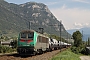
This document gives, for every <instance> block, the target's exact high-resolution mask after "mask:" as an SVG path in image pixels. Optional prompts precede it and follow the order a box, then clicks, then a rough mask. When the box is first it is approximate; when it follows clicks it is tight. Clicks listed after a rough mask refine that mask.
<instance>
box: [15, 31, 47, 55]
mask: <svg viewBox="0 0 90 60" xmlns="http://www.w3.org/2000/svg"><path fill="white" fill-rule="evenodd" d="M48 49H49V38H48V37H47V36H45V35H43V34H40V33H38V32H36V31H34V30H25V31H21V32H20V34H19V37H18V48H17V52H18V53H19V54H31V53H33V54H36V53H42V52H43V51H47V50H48Z"/></svg>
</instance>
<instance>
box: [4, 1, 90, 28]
mask: <svg viewBox="0 0 90 60" xmlns="http://www.w3.org/2000/svg"><path fill="white" fill-rule="evenodd" d="M5 1H7V2H9V3H15V4H23V3H26V2H37V3H44V4H45V5H47V6H48V8H49V10H50V11H51V12H52V14H53V15H54V16H55V17H56V18H57V19H58V20H59V21H62V24H63V25H64V27H65V29H66V30H69V29H80V28H83V27H90V0H5Z"/></svg>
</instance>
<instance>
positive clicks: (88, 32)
mask: <svg viewBox="0 0 90 60" xmlns="http://www.w3.org/2000/svg"><path fill="white" fill-rule="evenodd" d="M77 30H79V31H80V32H81V33H82V35H83V37H82V39H83V40H84V41H86V40H88V38H90V27H84V28H81V29H71V30H67V31H68V33H70V34H71V35H72V34H73V32H75V31H77Z"/></svg>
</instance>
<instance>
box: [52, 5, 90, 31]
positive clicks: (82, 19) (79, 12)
mask: <svg viewBox="0 0 90 60" xmlns="http://www.w3.org/2000/svg"><path fill="white" fill-rule="evenodd" d="M66 7H67V6H66V5H65V4H64V5H63V6H62V7H60V8H56V9H51V12H52V13H53V14H54V16H55V17H56V18H57V19H58V20H59V21H60V20H62V23H63V24H64V26H65V28H66V29H73V28H74V29H75V28H77V27H76V25H77V26H78V28H81V27H85V26H87V27H90V25H89V24H90V10H89V9H80V8H66ZM75 22H78V23H75ZM87 22H88V23H87ZM81 23H82V24H81Z"/></svg>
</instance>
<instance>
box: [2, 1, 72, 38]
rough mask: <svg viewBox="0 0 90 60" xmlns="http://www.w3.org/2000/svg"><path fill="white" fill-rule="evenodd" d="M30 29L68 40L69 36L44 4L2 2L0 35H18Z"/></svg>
mask: <svg viewBox="0 0 90 60" xmlns="http://www.w3.org/2000/svg"><path fill="white" fill-rule="evenodd" d="M29 22H30V23H31V25H30V28H31V29H33V30H36V31H39V29H38V28H44V32H46V33H49V34H55V35H60V31H59V28H60V25H61V31H62V32H61V35H62V37H64V38H66V36H67V34H68V36H69V37H71V35H70V34H69V33H68V32H67V31H66V30H65V28H64V26H63V24H61V23H60V22H59V21H58V20H57V18H56V17H55V16H54V15H53V14H52V13H51V12H50V10H49V9H48V7H47V6H46V5H45V4H43V3H36V2H27V3H24V4H20V5H17V4H13V3H8V2H6V1H4V0H0V33H1V34H4V35H12V36H13V35H17V34H18V33H19V32H20V31H21V30H26V29H28V28H29Z"/></svg>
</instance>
